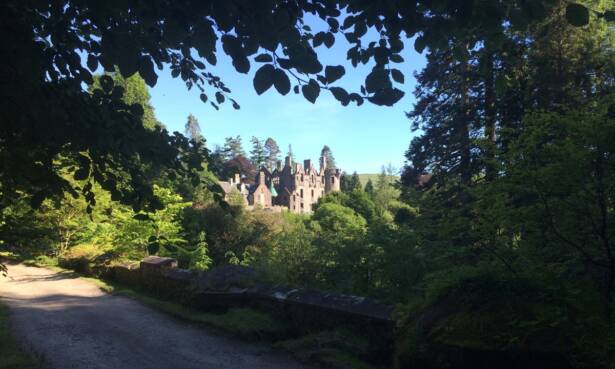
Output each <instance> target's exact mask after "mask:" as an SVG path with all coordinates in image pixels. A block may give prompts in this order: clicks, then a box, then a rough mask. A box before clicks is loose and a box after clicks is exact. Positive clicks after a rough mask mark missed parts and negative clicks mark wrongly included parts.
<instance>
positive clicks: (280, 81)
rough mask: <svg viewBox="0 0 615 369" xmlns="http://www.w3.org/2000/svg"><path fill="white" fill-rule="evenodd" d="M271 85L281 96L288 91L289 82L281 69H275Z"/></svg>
mask: <svg viewBox="0 0 615 369" xmlns="http://www.w3.org/2000/svg"><path fill="white" fill-rule="evenodd" d="M273 85H274V87H275V89H276V90H278V92H279V93H280V94H282V95H286V94H287V93H288V92H289V91H290V80H289V79H288V76H287V75H286V73H285V72H284V71H283V70H282V69H276V70H275V71H274V73H273Z"/></svg>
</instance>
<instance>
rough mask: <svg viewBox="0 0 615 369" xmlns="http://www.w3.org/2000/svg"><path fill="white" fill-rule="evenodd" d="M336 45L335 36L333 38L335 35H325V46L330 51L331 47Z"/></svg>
mask: <svg viewBox="0 0 615 369" xmlns="http://www.w3.org/2000/svg"><path fill="white" fill-rule="evenodd" d="M334 43H335V36H333V33H331V32H327V33H326V34H325V46H326V47H327V48H328V49H330V48H331V46H333V44H334Z"/></svg>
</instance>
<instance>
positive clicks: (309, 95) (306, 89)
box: [301, 79, 320, 104]
mask: <svg viewBox="0 0 615 369" xmlns="http://www.w3.org/2000/svg"><path fill="white" fill-rule="evenodd" d="M301 92H302V93H303V96H304V97H305V98H306V99H307V100H308V101H309V102H311V103H312V104H314V103H315V102H316V99H317V98H318V95H319V94H320V86H319V85H318V82H316V81H315V80H313V79H310V82H309V83H308V84H306V85H303V86H301Z"/></svg>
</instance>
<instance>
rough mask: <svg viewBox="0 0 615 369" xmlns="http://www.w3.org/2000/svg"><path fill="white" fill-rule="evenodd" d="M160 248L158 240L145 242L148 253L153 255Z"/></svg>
mask: <svg viewBox="0 0 615 369" xmlns="http://www.w3.org/2000/svg"><path fill="white" fill-rule="evenodd" d="M158 250H160V244H159V243H158V242H152V243H148V244H147V252H148V253H149V254H150V255H154V254H155V253H157V252H158Z"/></svg>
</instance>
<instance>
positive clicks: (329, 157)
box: [320, 145, 336, 169]
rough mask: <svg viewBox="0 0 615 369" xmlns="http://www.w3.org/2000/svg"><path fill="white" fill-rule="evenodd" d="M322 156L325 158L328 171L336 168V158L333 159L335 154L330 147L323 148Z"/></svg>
mask: <svg viewBox="0 0 615 369" xmlns="http://www.w3.org/2000/svg"><path fill="white" fill-rule="evenodd" d="M320 156H321V157H323V158H325V163H326V164H327V168H328V169H335V168H336V166H335V158H334V157H333V153H332V152H331V149H330V148H329V146H327V145H325V146H323V147H322V150H320Z"/></svg>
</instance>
